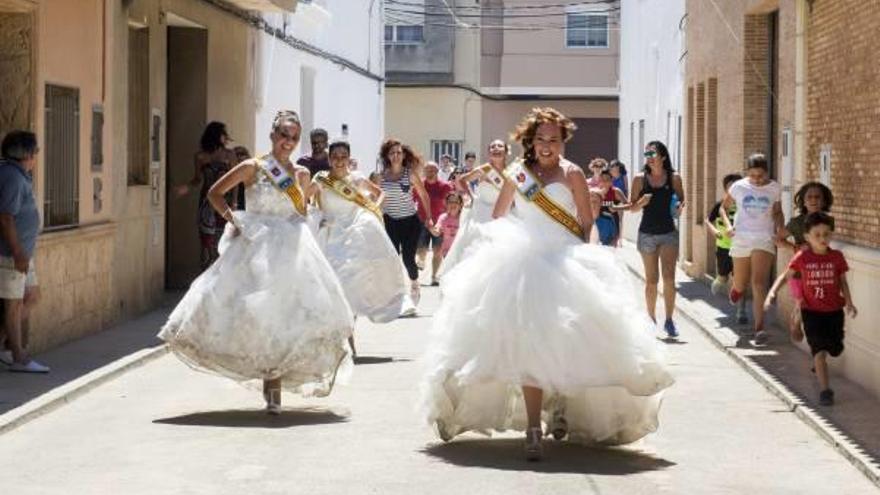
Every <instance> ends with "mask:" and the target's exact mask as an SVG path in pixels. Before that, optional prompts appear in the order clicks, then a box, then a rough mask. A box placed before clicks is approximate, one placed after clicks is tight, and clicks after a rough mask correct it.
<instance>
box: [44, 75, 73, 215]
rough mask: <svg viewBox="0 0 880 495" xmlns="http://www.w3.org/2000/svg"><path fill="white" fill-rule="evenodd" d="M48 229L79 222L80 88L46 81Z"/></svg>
mask: <svg viewBox="0 0 880 495" xmlns="http://www.w3.org/2000/svg"><path fill="white" fill-rule="evenodd" d="M45 111H46V122H45V124H46V145H45V146H46V155H45V158H44V160H43V163H44V164H45V167H46V176H45V182H44V185H45V190H46V194H45V197H44V198H43V212H44V216H45V217H44V221H45V226H46V229H52V228H61V227H70V226H74V225H77V224H78V223H79V90H78V89H76V88H66V87H62V86H53V85H51V84H47V85H46V110H45Z"/></svg>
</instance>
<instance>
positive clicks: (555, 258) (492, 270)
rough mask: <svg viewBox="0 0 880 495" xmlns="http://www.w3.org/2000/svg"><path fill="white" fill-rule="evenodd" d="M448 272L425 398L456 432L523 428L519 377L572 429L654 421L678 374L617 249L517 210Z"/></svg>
mask: <svg viewBox="0 0 880 495" xmlns="http://www.w3.org/2000/svg"><path fill="white" fill-rule="evenodd" d="M481 230H482V232H481V233H480V241H479V242H477V244H476V246H475V247H474V248H473V249H472V250H471V251H470V252H469V253H468V254H467V256H466V257H464V258H463V259H462V260H461V261H460V262H459V263H458V264H457V265H456V266H455V267H454V268H453V269H452V270H450V271H449V272H447V273H446V275H445V277H444V279H443V301H442V303H441V307H440V309H439V310H438V312H437V314H436V316H435V321H434V327H433V332H432V336H431V342H430V345H429V351H428V353H427V356H426V365H427V368H428V369H427V379H426V380H425V382H424V384H423V390H422V407H423V412H424V415H425V417H426V419H427V420H428V422H429V423H431V424H434V425H436V426H437V427H438V428H440V429H441V430H442V432H441V436H444V437H451V436H454V435H456V434H458V433H461V432H463V431H468V430H476V431H484V432H488V431H490V430H506V429H524V428H525V425H526V417H525V410H524V404H523V400H522V397H521V395H522V394H521V387H522V386H524V385H526V386H533V387H538V388H541V389H543V390H544V415H545V419H548V420H549V419H550V417H551V416H552V415H554V414H556V415H562V416H563V417H564V418H565V420H566V422H567V423H568V426H569V431H570V438H571V439H575V440H578V441H581V442H584V443H604V444H622V443H629V442H632V441H635V440H637V439H639V438H641V437H643V436H644V435H646V434H648V433H650V432H652V431H654V430H655V429H656V428H657V424H658V421H657V413H658V410H659V407H660V401H661V391H662V390H663V389H665V388H666V387H668V386H670V385H671V384H672V383H673V378H672V376H671V375H670V374H669V372H668V370H667V368H666V365H665V364H664V360H663V356H662V353H661V349H660V348H659V346H658V342H657V340H656V338H655V337H654V336H653V334H652V332H651V331H650V328H652V327H651V325H650V323H649V320H648V317H647V315H646V314H645V312H644V309H643V307H642V305H641V303H640V302H639V301H637V300H636V297H635V295H634V291H633V288H632V286H631V284H630V280H629V275H628V274H627V273H626V271H625V269H624V268H623V267H622V266H621V264H620V263H619V261H618V260H617V259H616V258H615V255H614V254H613V252H612V250H610V249H609V248H605V247H600V246H595V245H587V244H583V243H582V242H580V241H578V240H577V239H575V238H574V237H573V236H571V234H568V233H567V232H562V233H561V234H560V229H559V228H558V226H556V225H555V224H554V225H544V224H537V225H534V224H532V225H530V224H528V223H526V222H524V221H521V220H516V219H512V218H504V219H500V220H495V221H492V222H489V223H486V224H483V225H482V226H481Z"/></svg>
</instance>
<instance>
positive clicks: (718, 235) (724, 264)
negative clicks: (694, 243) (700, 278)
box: [706, 174, 749, 325]
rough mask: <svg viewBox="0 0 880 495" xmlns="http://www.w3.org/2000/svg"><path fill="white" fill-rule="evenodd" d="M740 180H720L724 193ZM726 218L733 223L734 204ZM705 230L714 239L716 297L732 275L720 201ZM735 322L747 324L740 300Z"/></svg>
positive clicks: (730, 177)
mask: <svg viewBox="0 0 880 495" xmlns="http://www.w3.org/2000/svg"><path fill="white" fill-rule="evenodd" d="M740 179H742V175H740V174H727V175H725V176H724V179H722V181H721V183H722V184H723V185H724V192H725V193H726V192H727V191H728V190H729V189H730V185H731V184H733V183H734V182H736V181H738V180H740ZM727 216H728V218H730V220H731V221H733V219H734V217H735V216H736V203H731V205H730V208H728V209H727ZM706 220H707V221H706V228H707V229H708V230H709V232H710V233H712V235H713V236H714V237H715V272H716V275H715V280H713V281H712V294H715V295H718V294H723V293H726V292H727V284H728V279H729V278H730V274H731V273H733V258H731V257H730V246H731V245H732V243H733V239H731V238H730V235H729V233H728V231H727V225H726V224H725V223H724V218H722V217H721V201H719V202H717V203H715V206H713V207H712V211H710V212H709V216H708V217H707V218H706ZM736 321H737V323H739V324H741V325H743V324H746V323H748V322H749V318H748V316H746V305H745V299H740V301H739V302H738V303H737V305H736Z"/></svg>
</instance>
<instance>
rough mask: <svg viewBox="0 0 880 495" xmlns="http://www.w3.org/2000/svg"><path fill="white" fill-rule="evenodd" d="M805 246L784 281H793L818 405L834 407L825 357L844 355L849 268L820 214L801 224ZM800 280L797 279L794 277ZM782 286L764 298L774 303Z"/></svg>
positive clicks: (831, 222) (849, 301)
mask: <svg viewBox="0 0 880 495" xmlns="http://www.w3.org/2000/svg"><path fill="white" fill-rule="evenodd" d="M804 230H805V232H806V236H805V237H806V240H807V246H808V247H806V248H804V249H802V250H801V251H798V253H797V254H795V255H794V257H793V258H792V259H791V262H790V263H789V264H788V271H787V272H786V278H788V279H790V280H792V279H793V287H792V289H793V291H792V292H793V295H794V297H795V300H796V301H797V304H798V306H799V307H800V309H801V317H802V319H803V325H804V333H805V334H806V337H807V343H808V344H809V345H810V351H811V352H812V354H813V366H814V369H815V371H816V378H817V379H818V380H819V388H820V389H821V391H820V392H819V404H821V405H823V406H830V405H832V404H834V391H833V390H831V387H830V386H829V385H828V362H827V359H828V356H829V355H830V356H832V357H837V356H839V355H840V354H841V353H842V352H843V322H844V309H846V312H848V313H849V314H850V316H852V317H853V318H855V316H856V314H857V311H856V307H855V306H853V303H852V297H851V296H850V292H849V285H848V284H847V283H846V272H847V270H849V267H848V266H847V264H846V259H845V258H844V257H843V253H841V252H840V251H838V250H836V249H831V247H830V246H829V244H830V243H831V235H832V232H833V231H834V219H833V218H832V217H831V216H830V215H828V214H827V213H823V212H816V213H810V214H809V215H808V216H807V218H806V220H805V221H804ZM798 274H799V275H800V278H799V279H798V278H796V277H797V275H798ZM781 285H782V278H781V277H780V278H779V279H778V280H777V282H776V283H775V284H773V288H772V289H770V292H769V294H767V300H766V303H765V304H767V305H769V304H771V303H772V302H773V299H774V298H775V297H776V291H777V290H779V287H780V286H781Z"/></svg>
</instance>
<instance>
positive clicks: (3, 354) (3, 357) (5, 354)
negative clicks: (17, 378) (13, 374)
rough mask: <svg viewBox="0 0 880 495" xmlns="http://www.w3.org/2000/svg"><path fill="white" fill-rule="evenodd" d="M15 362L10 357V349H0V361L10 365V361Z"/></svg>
mask: <svg viewBox="0 0 880 495" xmlns="http://www.w3.org/2000/svg"><path fill="white" fill-rule="evenodd" d="M14 362H15V359H13V357H12V351H0V363H3V364H5V365H6V366H12V363H14Z"/></svg>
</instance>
